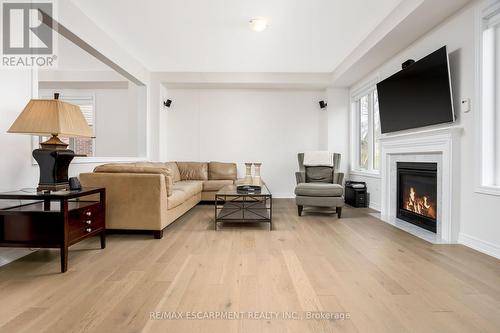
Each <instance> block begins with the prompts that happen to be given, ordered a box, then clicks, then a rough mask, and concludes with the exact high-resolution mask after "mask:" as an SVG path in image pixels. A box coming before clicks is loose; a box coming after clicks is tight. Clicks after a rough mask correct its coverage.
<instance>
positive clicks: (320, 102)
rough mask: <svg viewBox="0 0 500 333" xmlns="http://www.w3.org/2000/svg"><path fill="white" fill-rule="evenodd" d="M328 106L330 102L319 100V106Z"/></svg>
mask: <svg viewBox="0 0 500 333" xmlns="http://www.w3.org/2000/svg"><path fill="white" fill-rule="evenodd" d="M327 106H328V103H326V102H325V101H319V107H320V108H322V109H324V108H326V107H327Z"/></svg>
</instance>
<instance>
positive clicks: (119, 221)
mask: <svg viewBox="0 0 500 333" xmlns="http://www.w3.org/2000/svg"><path fill="white" fill-rule="evenodd" d="M236 179H237V169H236V164H235V163H221V162H209V163H205V162H165V163H163V162H138V163H111V164H104V165H101V166H98V167H96V168H95V169H94V172H92V173H82V174H80V181H81V183H82V186H84V187H105V188H106V229H112V230H113V229H115V230H116V229H118V230H140V231H145V230H149V231H152V232H153V234H154V236H155V238H161V237H162V236H163V229H165V227H166V226H168V225H169V224H170V223H172V222H173V221H175V220H176V219H177V218H179V217H180V216H181V215H183V214H184V213H186V212H187V211H188V210H189V209H191V208H192V207H194V206H195V205H196V204H198V203H199V202H200V201H202V200H207V201H208V200H210V201H211V200H214V197H215V193H216V192H217V191H218V190H220V189H221V188H222V187H224V186H226V185H230V184H234V182H235V181H236Z"/></svg>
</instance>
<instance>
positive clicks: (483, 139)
mask: <svg viewBox="0 0 500 333" xmlns="http://www.w3.org/2000/svg"><path fill="white" fill-rule="evenodd" d="M493 17H494V21H495V25H496V24H499V23H500V0H494V1H492V0H490V1H486V2H484V3H483V5H482V6H479V7H478V8H477V9H476V20H475V37H476V38H475V40H476V41H475V49H476V56H475V58H476V75H475V76H476V77H475V81H476V93H475V95H476V98H475V99H476V101H477V102H476V103H477V111H476V112H477V115H476V149H475V151H476V154H477V156H476V172H475V174H476V192H478V193H483V194H490V195H497V196H500V182H498V181H495V179H494V178H497V179H498V177H499V175H498V174H497V173H499V172H500V152H499V150H500V147H496V149H495V147H493V148H492V149H493V151H492V152H490V153H486V152H484V148H483V147H491V145H492V142H491V141H490V140H495V139H494V138H487V136H488V133H492V131H491V130H490V131H487V130H486V129H485V127H484V126H485V123H488V124H492V123H495V122H496V126H495V129H493V133H494V132H497V133H498V132H500V121H499V117H500V109H498V101H496V106H493V108H494V110H490V111H488V112H493V113H494V114H493V115H492V114H489V115H488V112H487V110H486V107H487V106H486V105H485V103H484V101H483V92H484V89H485V87H483V79H484V78H483V56H484V54H483V46H484V45H483V32H484V30H485V28H486V27H487V26H490V25H491V23H492V22H491V19H492V18H493ZM496 21H498V22H499V23H497V22H496ZM496 52H500V45H496ZM495 56H498V55H495ZM496 71H497V72H498V71H499V69H496ZM497 84H500V82H495V85H497ZM490 89H491V88H490ZM493 89H498V87H493ZM486 117H487V118H488V119H486ZM496 141H500V140H498V138H497V139H496ZM493 146H494V145H493Z"/></svg>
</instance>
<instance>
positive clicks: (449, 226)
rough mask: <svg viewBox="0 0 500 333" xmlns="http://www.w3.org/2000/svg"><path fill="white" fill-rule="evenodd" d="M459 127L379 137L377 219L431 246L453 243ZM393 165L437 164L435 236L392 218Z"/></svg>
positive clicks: (394, 201)
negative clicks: (378, 213)
mask: <svg viewBox="0 0 500 333" xmlns="http://www.w3.org/2000/svg"><path fill="white" fill-rule="evenodd" d="M461 132H462V128H461V127H446V128H437V129H428V130H421V131H413V132H408V133H401V134H388V135H384V136H382V137H381V139H380V142H381V160H382V164H381V170H380V174H381V178H382V189H381V212H380V213H381V218H382V220H383V221H385V222H387V223H390V224H392V225H394V226H396V227H399V228H401V229H403V230H406V231H408V232H410V233H412V234H414V235H415V236H418V237H421V238H424V239H426V240H428V241H431V242H435V243H456V242H457V240H458V232H459V228H460V220H459V193H460V192H459V191H460V189H459V184H460V179H459V177H460V170H459V167H460V160H459V152H460V147H459V144H460V140H459V138H460V135H461ZM397 162H427V163H429V162H431V163H437V170H438V171H437V206H438V210H437V229H438V230H437V233H436V234H433V233H431V232H430V231H427V230H425V229H423V228H419V227H417V226H414V225H412V224H410V223H407V222H405V221H402V220H399V219H397V218H396V209H397V207H396V205H397V199H396V196H397V190H396V184H397V172H396V163H397Z"/></svg>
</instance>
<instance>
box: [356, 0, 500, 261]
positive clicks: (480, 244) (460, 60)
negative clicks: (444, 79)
mask: <svg viewBox="0 0 500 333" xmlns="http://www.w3.org/2000/svg"><path fill="white" fill-rule="evenodd" d="M474 9H475V7H474V5H471V6H469V7H466V8H465V9H463V10H462V11H461V12H459V13H458V14H456V15H455V16H453V17H452V18H450V19H449V20H447V21H446V22H444V23H443V24H441V25H440V26H439V27H437V28H436V29H434V30H433V31H432V32H430V33H429V34H427V35H426V36H424V37H423V38H422V39H420V40H418V41H417V42H415V43H414V44H413V45H412V46H410V47H409V48H407V49H406V50H404V51H403V52H401V53H400V54H398V55H396V56H395V57H393V58H392V59H391V60H389V61H388V62H387V63H385V64H384V65H383V66H381V67H380V68H378V69H377V70H376V71H375V73H372V74H371V75H369V76H368V77H367V78H366V79H365V80H362V81H361V82H359V83H358V84H356V85H355V86H354V87H353V89H355V88H356V86H359V85H362V84H363V82H365V81H367V80H369V79H372V78H373V77H377V76H378V78H379V80H383V79H384V78H386V77H388V76H389V75H392V74H393V73H395V72H397V71H398V70H399V69H400V64H401V63H402V62H404V61H405V60H407V59H420V58H422V57H424V56H425V55H427V54H429V53H431V52H432V51H435V50H436V49H438V48H439V47H441V46H443V45H447V47H448V53H449V57H450V71H451V77H452V82H453V83H452V85H453V94H454V105H455V113H456V114H457V123H456V124H455V125H456V126H463V128H464V134H463V136H462V138H461V149H462V150H461V182H460V197H459V198H457V199H456V200H460V203H461V204H460V207H461V208H460V219H461V221H460V236H459V241H460V242H462V243H465V244H467V245H469V246H471V247H474V248H476V249H479V250H481V251H483V252H486V253H489V254H492V255H495V256H497V257H500V222H499V221H500V220H499V218H498V211H497V209H498V207H500V197H498V196H490V195H484V194H480V193H476V192H475V184H474V175H475V173H476V171H477V170H476V169H475V157H476V156H477V154H476V153H477V149H476V146H475V143H476V142H475V134H476V133H475V127H474V126H475V123H474V117H475V116H477V112H478V110H477V109H474V108H473V110H472V112H470V113H466V114H464V113H460V107H459V101H460V99H461V98H470V99H471V100H472V105H474V104H475V103H474V97H475V96H474V95H475V85H474V81H475V71H474V68H475V45H474V38H475V37H474V28H475V24H474ZM351 178H352V179H359V180H363V181H367V182H368V186H369V191H370V192H371V200H372V203H373V204H374V206H380V186H381V183H380V180H379V179H376V178H367V177H361V176H351Z"/></svg>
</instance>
